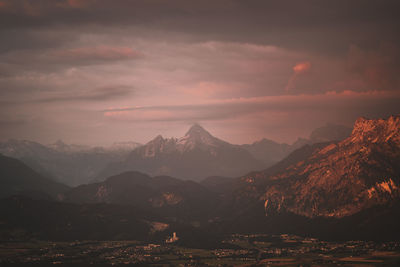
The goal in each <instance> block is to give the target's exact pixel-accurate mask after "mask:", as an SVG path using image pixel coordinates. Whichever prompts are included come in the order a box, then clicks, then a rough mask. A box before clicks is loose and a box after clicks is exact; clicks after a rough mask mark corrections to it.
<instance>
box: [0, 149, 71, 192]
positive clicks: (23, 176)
mask: <svg viewBox="0 0 400 267" xmlns="http://www.w3.org/2000/svg"><path fill="white" fill-rule="evenodd" d="M67 190H68V186H66V185H63V184H60V183H57V182H55V181H53V180H51V179H47V178H44V177H42V176H41V175H39V174H38V173H36V172H35V171H34V170H32V169H31V168H29V167H28V166H27V165H25V164H24V163H22V162H21V161H19V160H17V159H13V158H10V157H6V156H3V155H0V198H5V197H9V196H13V195H29V196H31V197H38V198H48V197H51V198H57V197H58V196H59V195H60V194H62V193H64V192H65V191H67Z"/></svg>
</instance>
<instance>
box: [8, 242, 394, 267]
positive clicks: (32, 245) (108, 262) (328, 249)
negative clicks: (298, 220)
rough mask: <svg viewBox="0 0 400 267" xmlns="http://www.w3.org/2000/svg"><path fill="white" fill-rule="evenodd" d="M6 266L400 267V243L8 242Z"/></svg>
mask: <svg viewBox="0 0 400 267" xmlns="http://www.w3.org/2000/svg"><path fill="white" fill-rule="evenodd" d="M0 265H1V266H149V265H150V266H265V265H268V266H336V265H341V266H400V242H379V243H377V242H369V241H347V242H325V241H320V240H318V239H314V238H302V237H298V236H294V235H254V234H252V235H239V234H236V235H232V236H229V237H227V238H226V239H225V240H223V241H222V242H221V247H220V248H214V249H198V248H196V249H195V248H187V247H182V246H179V244H177V243H176V244H166V243H162V244H148V243H143V242H138V241H75V242H50V241H28V242H21V241H14V242H12V241H2V242H0Z"/></svg>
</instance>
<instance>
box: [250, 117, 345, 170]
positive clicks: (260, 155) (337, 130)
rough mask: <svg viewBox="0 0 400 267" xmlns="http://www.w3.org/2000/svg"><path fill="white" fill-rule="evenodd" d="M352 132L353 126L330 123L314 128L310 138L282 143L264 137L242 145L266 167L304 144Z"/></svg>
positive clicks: (324, 140)
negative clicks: (291, 142)
mask: <svg viewBox="0 0 400 267" xmlns="http://www.w3.org/2000/svg"><path fill="white" fill-rule="evenodd" d="M350 134H351V128H349V127H346V126H343V125H336V124H331V123H328V124H326V125H325V126H322V127H319V128H317V129H315V130H313V131H312V132H311V134H310V136H309V138H298V139H297V140H296V141H295V142H294V143H293V144H291V145H289V144H285V143H283V144H280V143H277V142H275V141H272V140H269V139H266V138H264V139H262V140H260V141H257V142H254V143H252V144H246V145H242V147H243V148H244V149H246V150H247V151H249V152H250V153H251V155H253V157H255V158H256V159H258V160H260V161H262V162H263V163H264V166H265V168H267V167H270V166H272V165H273V164H275V163H277V162H279V161H281V160H282V159H284V158H285V157H286V156H288V155H289V154H290V153H291V152H293V151H295V150H296V149H298V148H301V147H302V146H304V145H312V144H316V143H323V142H328V141H341V140H343V139H345V138H347V137H349V135H350Z"/></svg>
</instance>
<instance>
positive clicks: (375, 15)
mask: <svg viewBox="0 0 400 267" xmlns="http://www.w3.org/2000/svg"><path fill="white" fill-rule="evenodd" d="M1 2H2V3H4V4H3V5H2V7H0V14H1V16H0V25H1V26H0V27H2V28H3V29H5V30H9V29H10V28H48V27H56V26H60V27H61V26H66V25H67V26H69V27H73V28H81V27H83V26H84V25H93V24H95V25H96V24H97V25H107V26H111V25H114V26H116V25H120V26H132V25H134V26H137V27H144V28H146V29H148V30H151V29H154V30H162V31H169V32H180V33H186V34H189V35H193V39H195V40H226V41H239V42H255V43H264V44H272V45H279V46H284V47H290V48H296V49H314V50H322V51H330V52H336V51H345V50H347V48H348V43H349V42H350V43H356V44H362V45H365V46H371V45H377V44H378V43H377V42H378V40H386V41H390V42H396V43H397V42H398V41H399V37H398V36H397V34H394V33H395V32H396V31H397V26H398V22H399V17H398V14H397V10H398V9H399V6H400V4H399V2H398V1H362V0H355V1H345V0H342V1H318V0H308V1H289V0H286V1H285V0H284V1H261V0H260V1H239V0H237V1H234V0H231V1H229V0H223V1H183V0H171V1H168V2H165V1H161V0H148V1H139V0H137V1H119V0H116V1H107V0H97V1H91V0H80V1H79V0H74V1H71V0H70V1H62V0H60V1H54V0H41V1H30V0H9V1H4V0H2V1H1ZM194 33H195V34H194ZM371 36H374V37H375V38H373V39H371V38H370V37H371ZM339 37H340V38H339Z"/></svg>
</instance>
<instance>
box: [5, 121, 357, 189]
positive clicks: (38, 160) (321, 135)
mask: <svg viewBox="0 0 400 267" xmlns="http://www.w3.org/2000/svg"><path fill="white" fill-rule="evenodd" d="M350 132H351V129H349V128H347V127H345V126H340V125H333V124H327V125H325V126H323V127H321V128H318V129H316V130H314V131H313V132H312V133H311V135H310V138H308V139H304V138H299V139H298V140H297V141H296V142H295V143H293V144H292V145H288V144H284V143H283V144H280V143H277V142H274V141H272V140H268V139H262V140H260V141H257V142H254V143H253V144H245V145H233V144H229V143H228V142H225V141H223V140H220V139H218V138H216V137H214V136H212V135H211V134H210V133H209V132H208V131H206V130H205V129H204V128H203V127H201V126H200V125H198V124H194V125H193V126H192V127H191V128H190V129H189V131H188V132H187V133H186V135H185V136H183V137H181V138H163V137H162V136H161V135H159V136H157V137H156V138H154V139H153V140H151V141H150V142H148V143H147V144H145V145H141V144H139V143H136V142H119V143H114V144H113V145H111V146H108V147H90V146H84V145H74V144H66V143H64V142H63V141H61V140H58V141H57V142H55V143H53V144H49V145H42V144H39V143H37V142H33V141H27V140H13V139H11V140H8V141H6V142H0V153H2V154H3V155H6V156H9V157H13V158H17V159H20V160H22V161H23V162H24V163H26V164H27V165H28V166H30V167H31V168H32V169H34V170H35V171H37V172H38V173H40V174H41V175H42V176H45V177H49V178H53V179H54V180H56V181H59V182H61V183H64V184H67V185H69V186H77V185H80V184H86V183H90V182H94V181H103V180H104V179H106V178H107V177H110V176H113V175H117V174H120V173H122V172H125V171H141V172H144V173H148V174H150V175H155V176H157V175H169V176H173V177H178V178H181V179H191V180H200V179H203V178H204V177H208V176H227V177H239V176H241V175H244V174H246V173H248V172H250V171H254V170H260V169H265V168H267V167H269V166H272V165H273V164H275V163H277V162H278V161H280V160H282V159H283V158H285V157H286V156H287V155H288V154H290V153H291V152H292V151H294V150H295V149H297V148H299V147H301V146H303V145H306V144H312V143H316V142H319V141H321V140H323V141H325V140H342V139H344V138H345V137H347V136H348V135H349V133H350Z"/></svg>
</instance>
